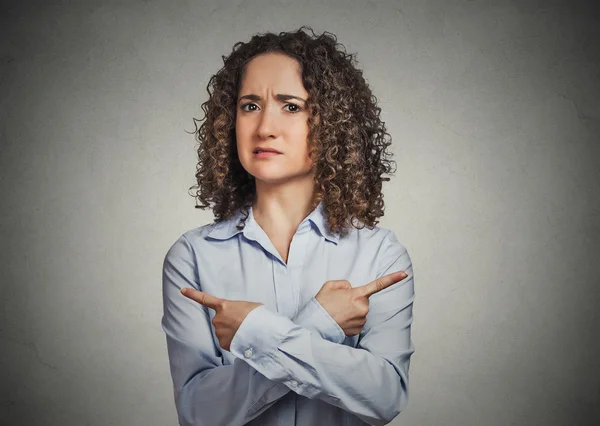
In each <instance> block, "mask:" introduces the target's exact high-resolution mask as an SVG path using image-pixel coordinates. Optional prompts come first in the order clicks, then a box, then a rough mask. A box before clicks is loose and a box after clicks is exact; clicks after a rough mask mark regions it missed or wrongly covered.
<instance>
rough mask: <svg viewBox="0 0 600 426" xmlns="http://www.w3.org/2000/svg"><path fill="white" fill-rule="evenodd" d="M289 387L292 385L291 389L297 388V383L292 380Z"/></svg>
mask: <svg viewBox="0 0 600 426" xmlns="http://www.w3.org/2000/svg"><path fill="white" fill-rule="evenodd" d="M290 385H292V387H293V388H295V387H296V386H298V382H297V381H295V380H292V381H291V382H290Z"/></svg>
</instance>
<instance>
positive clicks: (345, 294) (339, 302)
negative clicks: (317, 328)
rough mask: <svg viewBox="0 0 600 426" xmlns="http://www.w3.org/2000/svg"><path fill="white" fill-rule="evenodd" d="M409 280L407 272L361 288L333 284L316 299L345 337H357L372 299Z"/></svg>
mask: <svg viewBox="0 0 600 426" xmlns="http://www.w3.org/2000/svg"><path fill="white" fill-rule="evenodd" d="M407 276H408V275H407V274H406V272H405V271H398V272H394V273H392V274H388V275H384V276H382V277H379V278H377V279H376V280H374V281H371V282H370V283H369V284H365V285H363V286H360V287H352V285H351V284H350V282H349V281H347V280H331V281H327V282H326V283H325V284H323V287H321V290H319V292H318V293H317V295H316V296H315V298H316V299H317V301H318V302H319V303H320V304H321V306H323V308H325V310H326V311H327V312H328V313H329V315H330V316H331V317H332V318H333V319H334V320H335V322H337V323H338V325H339V326H340V328H341V329H342V330H344V334H345V335H346V336H355V335H357V334H359V333H360V332H361V331H362V328H363V326H364V325H365V323H366V322H367V314H368V313H369V297H370V296H372V295H373V294H375V293H377V292H379V291H381V290H383V289H385V288H388V287H389V286H391V285H392V284H395V283H397V282H398V281H402V280H403V279H404V278H406V277H407Z"/></svg>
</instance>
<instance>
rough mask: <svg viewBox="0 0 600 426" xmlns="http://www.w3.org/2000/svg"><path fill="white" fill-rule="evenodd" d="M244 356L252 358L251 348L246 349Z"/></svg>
mask: <svg viewBox="0 0 600 426" xmlns="http://www.w3.org/2000/svg"><path fill="white" fill-rule="evenodd" d="M244 356H245V357H246V358H250V357H251V356H252V348H250V349H246V350H245V351H244Z"/></svg>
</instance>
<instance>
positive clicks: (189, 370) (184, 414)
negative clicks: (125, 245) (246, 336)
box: [161, 236, 290, 426]
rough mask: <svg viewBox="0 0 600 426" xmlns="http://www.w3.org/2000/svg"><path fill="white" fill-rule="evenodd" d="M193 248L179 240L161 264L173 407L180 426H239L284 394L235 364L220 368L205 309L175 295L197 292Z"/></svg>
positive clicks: (276, 384) (244, 366)
mask: <svg viewBox="0 0 600 426" xmlns="http://www.w3.org/2000/svg"><path fill="white" fill-rule="evenodd" d="M194 259H195V255H194V252H193V248H192V246H191V245H190V243H189V242H188V240H187V239H186V238H185V236H181V237H180V238H179V239H178V240H177V241H176V242H175V243H174V244H173V246H172V247H171V248H170V249H169V251H168V252H167V254H166V256H165V259H164V263H163V274H162V289H163V317H162V323H161V324H162V328H163V330H164V332H165V333H166V339H167V350H168V355H169V364H170V370H171V377H172V379H173V393H174V399H175V406H176V410H177V415H178V418H179V424H180V425H182V426H192V425H194V426H205V425H207V426H215V425H228V426H229V425H231V426H236V425H243V424H246V423H248V422H249V421H251V420H252V419H253V418H255V417H257V416H259V415H260V414H261V413H262V412H264V411H265V410H266V409H267V408H269V407H270V406H272V405H273V404H274V403H275V402H276V401H277V400H279V399H280V398H281V397H283V396H284V395H286V394H287V393H288V392H289V391H290V389H289V388H288V387H287V386H285V385H284V384H281V383H279V382H276V381H272V380H270V379H268V378H267V377H265V376H264V375H263V374H262V373H260V372H257V371H256V370H255V369H254V368H253V367H252V366H250V365H249V364H247V363H245V362H243V361H242V360H240V359H236V360H235V361H234V363H233V364H230V365H223V359H222V357H221V355H220V350H219V348H218V346H217V345H218V342H216V343H215V340H213V335H212V331H211V327H212V324H211V321H210V317H209V314H208V308H206V307H204V306H202V305H200V304H199V303H196V302H194V301H193V300H190V299H188V298H187V297H185V296H184V295H182V294H181V293H180V290H181V289H182V288H184V287H192V288H195V289H198V290H200V283H199V282H198V281H199V280H198V274H197V268H196V262H195V260H194Z"/></svg>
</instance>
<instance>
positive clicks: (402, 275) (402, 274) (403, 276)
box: [400, 272, 408, 278]
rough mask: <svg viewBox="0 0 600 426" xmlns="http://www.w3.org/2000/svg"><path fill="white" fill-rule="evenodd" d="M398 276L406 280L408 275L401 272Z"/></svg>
mask: <svg viewBox="0 0 600 426" xmlns="http://www.w3.org/2000/svg"><path fill="white" fill-rule="evenodd" d="M400 276H401V277H402V278H406V277H408V274H407V273H406V272H401V273H400Z"/></svg>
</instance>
